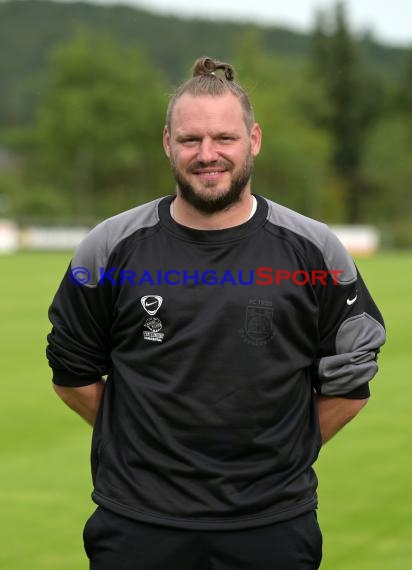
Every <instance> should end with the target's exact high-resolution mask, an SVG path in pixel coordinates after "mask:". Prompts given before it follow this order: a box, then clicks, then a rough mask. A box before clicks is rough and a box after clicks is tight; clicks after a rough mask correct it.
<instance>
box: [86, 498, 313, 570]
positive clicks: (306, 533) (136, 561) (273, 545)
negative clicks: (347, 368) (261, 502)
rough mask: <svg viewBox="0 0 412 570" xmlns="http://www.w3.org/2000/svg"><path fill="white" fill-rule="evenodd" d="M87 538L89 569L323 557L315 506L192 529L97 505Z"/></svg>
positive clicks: (285, 563)
mask: <svg viewBox="0 0 412 570" xmlns="http://www.w3.org/2000/svg"><path fill="white" fill-rule="evenodd" d="M83 538H84V546H85V550H86V554H87V556H88V557H89V559H90V570H316V569H317V568H319V565H320V561H321V558H322V534H321V531H320V529H319V525H318V522H317V518H316V513H315V512H313V511H312V512H309V513H306V514H304V515H301V516H299V517H296V518H294V519H291V520H288V521H284V522H281V523H276V524H271V525H267V526H262V527H258V528H251V529H246V530H230V531H227V530H226V531H221V530H219V531H210V530H208V531H198V530H193V531H192V530H183V529H176V528H169V527H162V526H157V525H151V524H146V523H141V522H137V521H134V520H131V519H127V518H124V517H121V516H119V515H116V514H114V513H112V512H110V511H108V510H106V509H103V508H102V507H98V508H97V510H96V511H95V512H94V513H93V515H92V516H91V517H90V518H89V519H88V521H87V522H86V526H85V528H84V533H83Z"/></svg>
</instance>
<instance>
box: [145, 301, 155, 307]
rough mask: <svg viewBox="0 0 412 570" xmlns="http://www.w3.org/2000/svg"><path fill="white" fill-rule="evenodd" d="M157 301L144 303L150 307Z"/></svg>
mask: <svg viewBox="0 0 412 570" xmlns="http://www.w3.org/2000/svg"><path fill="white" fill-rule="evenodd" d="M156 303H157V301H153V303H145V306H146V307H150V306H151V305H156Z"/></svg>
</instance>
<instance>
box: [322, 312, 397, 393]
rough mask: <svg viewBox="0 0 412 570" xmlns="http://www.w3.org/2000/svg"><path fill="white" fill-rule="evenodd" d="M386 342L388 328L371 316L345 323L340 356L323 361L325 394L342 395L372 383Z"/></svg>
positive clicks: (338, 343) (338, 337) (338, 341)
mask: <svg viewBox="0 0 412 570" xmlns="http://www.w3.org/2000/svg"><path fill="white" fill-rule="evenodd" d="M385 340H386V333H385V329H384V327H383V326H382V325H381V323H379V322H378V321H377V320H376V319H374V318H373V317H371V316H370V315H368V313H362V314H360V315H355V316H353V317H350V318H348V319H346V320H345V321H343V323H342V324H341V326H340V327H339V330H338V333H337V335H336V354H334V355H332V356H326V357H324V358H321V360H320V362H319V370H318V374H319V378H320V380H321V382H322V389H321V391H322V394H324V395H326V396H341V395H344V394H348V393H349V392H351V391H352V390H355V389H356V388H358V387H359V386H361V385H362V384H365V383H367V382H369V380H371V379H372V378H373V377H374V376H375V374H376V372H377V370H378V365H377V362H376V356H377V353H378V352H379V349H380V347H381V346H382V345H383V344H384V343H385Z"/></svg>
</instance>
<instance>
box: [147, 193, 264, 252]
mask: <svg viewBox="0 0 412 570" xmlns="http://www.w3.org/2000/svg"><path fill="white" fill-rule="evenodd" d="M252 195H253V196H254V198H255V199H256V209H255V211H254V212H253V211H252V215H251V217H250V218H249V219H248V220H246V221H245V222H243V223H242V224H239V225H238V226H233V227H231V228H224V229H220V230H197V229H194V228H189V227H188V226H183V225H182V224H179V223H178V222H176V221H175V220H174V219H173V218H172V216H171V214H170V205H171V203H172V201H173V200H174V198H175V196H166V197H165V198H163V199H162V200H161V201H160V202H159V206H158V212H159V220H160V224H161V225H162V226H163V227H164V228H165V229H166V230H167V231H168V232H169V233H171V234H173V235H174V236H175V237H177V238H180V239H183V240H186V241H192V242H206V243H218V242H226V241H233V240H238V239H242V238H244V237H246V236H248V235H250V234H251V233H253V232H254V231H255V230H256V229H257V228H259V227H260V226H262V225H263V224H264V222H265V221H266V218H267V214H268V204H267V202H266V200H265V199H264V198H262V197H261V196H259V195H257V194H252Z"/></svg>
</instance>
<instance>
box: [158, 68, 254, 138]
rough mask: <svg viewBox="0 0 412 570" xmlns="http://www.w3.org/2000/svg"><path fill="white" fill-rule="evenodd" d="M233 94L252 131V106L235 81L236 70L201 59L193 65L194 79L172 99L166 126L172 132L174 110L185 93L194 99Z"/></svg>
mask: <svg viewBox="0 0 412 570" xmlns="http://www.w3.org/2000/svg"><path fill="white" fill-rule="evenodd" d="M228 92H231V93H233V95H235V96H236V97H237V98H238V99H239V102H240V104H241V105H242V108H243V115H244V119H245V123H246V127H247V129H248V130H250V129H251V128H252V126H253V124H254V122H255V118H254V114H253V109H252V105H251V103H250V100H249V97H248V95H247V93H246V91H245V90H244V89H243V87H241V85H239V83H237V82H236V81H235V70H234V68H233V66H232V65H230V64H229V63H223V62H222V61H219V60H217V59H212V58H211V57H200V58H199V59H197V60H196V61H195V63H194V65H193V71H192V77H191V78H190V79H189V80H188V81H186V82H185V83H183V84H182V85H180V86H179V87H178V88H177V89H176V91H175V92H174V93H173V95H172V97H171V98H170V101H169V105H168V108H167V115H166V126H167V128H168V131H169V132H170V131H171V122H172V114H173V109H174V106H175V104H176V101H177V100H178V99H179V97H181V96H182V95H183V94H184V93H188V94H189V95H192V97H200V96H202V95H203V96H204V95H208V96H211V97H219V96H221V95H225V93H228Z"/></svg>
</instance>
